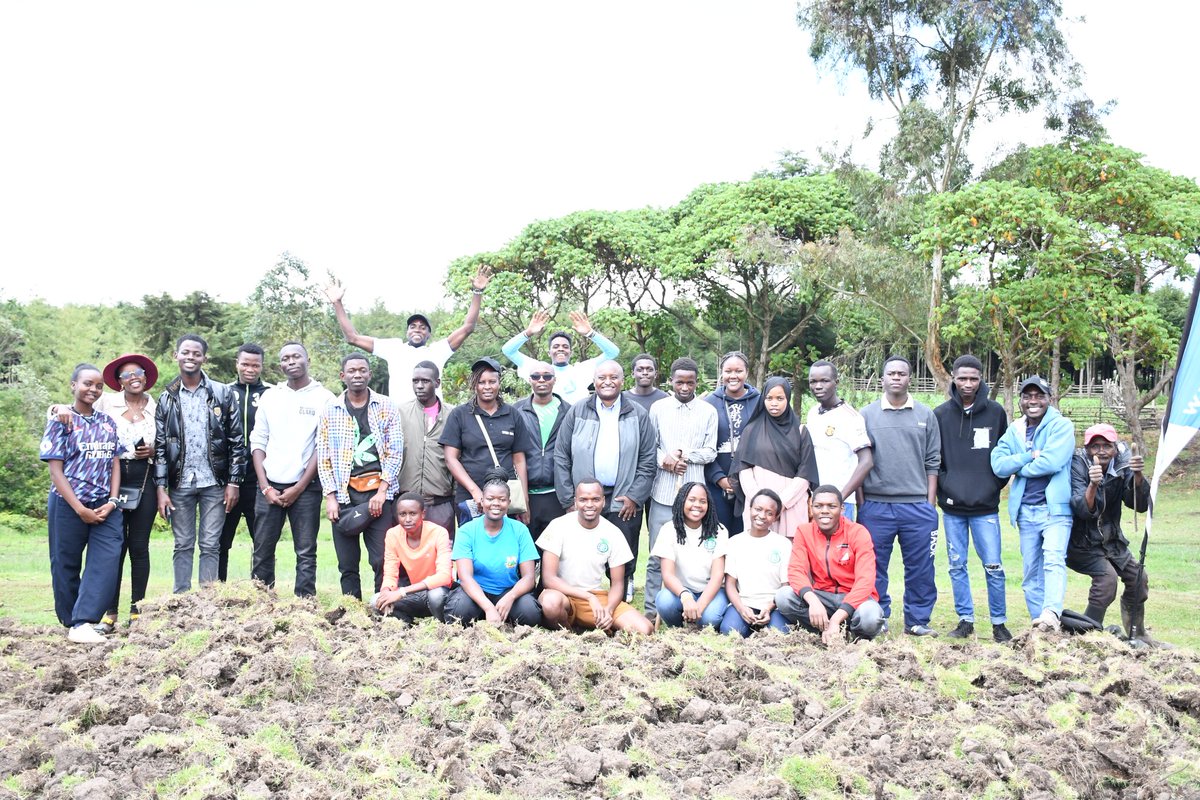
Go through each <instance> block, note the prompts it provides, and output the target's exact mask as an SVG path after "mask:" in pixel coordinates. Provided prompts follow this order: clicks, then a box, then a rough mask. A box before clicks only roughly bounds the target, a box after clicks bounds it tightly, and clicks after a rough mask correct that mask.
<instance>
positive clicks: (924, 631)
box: [904, 625, 938, 636]
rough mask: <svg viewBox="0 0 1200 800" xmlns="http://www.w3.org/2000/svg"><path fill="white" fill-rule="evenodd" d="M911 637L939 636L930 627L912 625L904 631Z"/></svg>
mask: <svg viewBox="0 0 1200 800" xmlns="http://www.w3.org/2000/svg"><path fill="white" fill-rule="evenodd" d="M904 632H905V633H907V634H908V635H909V636H937V635H938V634H937V631H935V630H934V629H933V628H931V627H929V626H928V625H910V626H909V627H908V628H906V629H905V631H904Z"/></svg>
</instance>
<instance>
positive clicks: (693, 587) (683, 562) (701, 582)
mask: <svg viewBox="0 0 1200 800" xmlns="http://www.w3.org/2000/svg"><path fill="white" fill-rule="evenodd" d="M683 530H684V532H685V534H686V536H687V540H686V541H685V542H684V543H683V544H679V542H678V540H677V539H676V536H675V525H674V523H672V522H668V523H666V524H665V525H663V526H662V529H660V530H659V532H658V539H657V540H656V541H655V542H654V549H653V550H651V551H650V555H651V556H658V557H659V558H669V559H671V560H672V561H674V562H675V576H676V577H677V578H679V582H680V583H682V584H683V588H685V589H687V590H688V591H692V592H703V591H704V587H705V586H707V585H708V581H709V578H711V577H712V562H713V559H714V558H720V557H721V556H723V555H725V552H726V550H727V549H728V548H729V532H728V531H727V530H725V526H724V525H721V526H718V528H717V536H716V538H715V539H706V540H705V541H704V543H703V544H701V542H700V529H699V528H689V527H688V526H687V525H684V526H683Z"/></svg>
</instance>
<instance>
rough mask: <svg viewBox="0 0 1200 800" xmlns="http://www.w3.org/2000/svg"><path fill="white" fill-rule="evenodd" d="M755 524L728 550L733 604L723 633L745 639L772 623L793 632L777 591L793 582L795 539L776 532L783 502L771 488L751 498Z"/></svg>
mask: <svg viewBox="0 0 1200 800" xmlns="http://www.w3.org/2000/svg"><path fill="white" fill-rule="evenodd" d="M747 508H748V509H749V517H750V527H749V528H748V529H747V530H746V532H745V533H744V534H743V535H741V536H735V537H733V538H732V539H730V540H729V548H728V550H727V552H726V553H725V594H726V596H727V597H728V598H729V607H728V608H726V609H725V616H724V617H722V618H721V633H727V634H732V633H738V634H741V635H742V636H743V637H746V636H749V635H750V633H751V632H752V631H756V630H761V629H763V628H764V627H767V626H770V627H772V628H775V629H776V630H779V631H783V632H784V633H787V631H788V622H787V620H786V619H784V616H783V615H782V614H780V613H779V612H778V611H777V610H776V609H775V592H777V591H779V588H780V587H782V586H787V585H788V558H789V556H790V555H791V553H792V543H791V542H789V541H788V540H787V537H785V536H781V535H780V534H778V533H775V532H774V531H772V530H771V526H772V525H774V524H775V521H776V520H777V519H778V518H779V512H780V511H781V510H782V509H783V501H782V500H780V499H779V495H777V494H776V493H775V492H773V491H771V490H770V489H761V490H759V492H758V494H756V495H754V497H753V498H751V500H750V503H749V505H748V506H747Z"/></svg>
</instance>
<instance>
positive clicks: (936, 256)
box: [797, 0, 1092, 386]
mask: <svg viewBox="0 0 1200 800" xmlns="http://www.w3.org/2000/svg"><path fill="white" fill-rule="evenodd" d="M1061 13H1062V8H1061V4H1060V2H1059V0H1004V1H1003V2H1002V0H888V1H887V2H880V1H879V0H810V1H808V2H804V3H802V4H801V5H800V7H799V10H798V13H797V22H798V23H799V24H800V26H801V27H803V28H806V29H808V30H809V31H811V33H812V44H811V46H810V48H809V54H810V55H811V56H812V58H813V60H814V61H815V62H817V63H818V64H822V63H824V64H827V65H831V66H835V67H839V68H842V69H844V70H846V71H851V70H853V71H858V72H861V73H862V74H863V76H864V77H865V78H866V82H867V91H868V92H869V93H870V95H871V97H873V98H875V99H877V100H884V101H886V102H887V103H888V105H889V106H890V107H891V109H892V110H893V111H894V112H895V114H896V126H897V130H896V135H895V136H894V137H893V139H892V140H891V142H890V143H889V144H888V145H887V147H886V148H885V149H884V151H883V153H882V154H881V161H882V165H881V172H882V173H883V176H884V177H885V178H887V179H889V180H891V181H893V182H894V183H896V184H897V186H899V187H901V188H902V189H905V190H908V191H920V192H927V193H934V194H936V193H940V192H947V191H950V190H953V189H955V188H957V187H959V186H961V185H963V183H964V182H965V181H966V180H967V178H968V177H969V175H970V173H971V167H970V164H969V163H968V161H967V159H966V155H965V148H966V145H967V143H968V142H969V140H970V137H971V134H972V132H973V130H974V129H975V126H976V125H978V124H979V122H980V121H981V120H982V121H987V120H989V119H992V118H994V117H995V116H998V115H1001V114H1005V113H1008V112H1010V111H1021V112H1025V111H1030V110H1032V109H1034V108H1037V107H1039V106H1040V107H1043V108H1044V109H1045V110H1046V112H1047V114H1046V121H1047V124H1048V125H1049V126H1050V127H1052V128H1062V127H1063V124H1064V122H1063V120H1064V117H1066V118H1067V119H1068V120H1069V121H1070V122H1071V124H1072V125H1073V127H1074V129H1075V130H1082V129H1084V128H1086V125H1085V124H1084V123H1085V120H1084V117H1086V116H1087V111H1088V110H1089V109H1091V108H1092V107H1091V106H1090V104H1088V103H1087V102H1086V101H1079V100H1077V99H1074V98H1071V99H1068V101H1067V102H1063V101H1061V98H1063V97H1064V96H1066V95H1067V94H1068V92H1069V91H1071V90H1074V89H1075V87H1076V86H1077V84H1078V79H1077V75H1076V72H1077V69H1076V67H1075V64H1074V62H1073V61H1072V59H1071V57H1070V55H1069V53H1068V51H1067V47H1066V43H1065V41H1064V39H1063V34H1062V32H1061V31H1060V30H1059V27H1058V21H1059V17H1060V16H1061ZM1064 107H1067V109H1068V110H1064ZM929 256H930V257H929V269H930V281H929V302H928V305H929V317H928V322H927V328H926V331H925V337H924V348H925V355H926V360H927V361H928V362H929V368H930V370H931V371H932V372H933V374H934V376H935V377H936V378H937V379H938V381H939V383H940V384H941V385H943V386H945V385H946V384H947V383H948V381H949V375H948V374H947V372H946V370H945V367H944V365H943V363H942V347H941V322H942V303H943V299H944V297H943V296H944V286H945V280H946V277H947V273H949V274H951V275H952V274H953V272H954V268H953V267H951V268H947V267H946V265H945V260H944V253H943V251H942V250H941V249H940V248H937V247H935V248H934V249H933V250H932V251H931V252H930V254H929Z"/></svg>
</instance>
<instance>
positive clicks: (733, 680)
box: [0, 583, 1200, 800]
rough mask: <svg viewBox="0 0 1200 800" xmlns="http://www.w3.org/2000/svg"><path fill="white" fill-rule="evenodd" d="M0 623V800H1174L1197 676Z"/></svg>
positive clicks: (1134, 666) (1046, 646) (377, 625)
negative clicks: (112, 632)
mask: <svg viewBox="0 0 1200 800" xmlns="http://www.w3.org/2000/svg"><path fill="white" fill-rule="evenodd" d="M143 612H144V615H143V617H142V619H141V620H139V621H138V622H137V623H135V624H134V625H133V626H132V627H131V628H127V629H124V630H122V631H121V632H119V633H118V634H117V635H116V636H114V637H112V639H111V640H110V641H109V643H107V644H105V645H100V646H96V647H91V648H88V647H82V646H78V645H72V644H69V643H68V642H67V641H66V636H65V634H64V633H63V632H62V631H61V630H58V629H52V628H30V627H21V626H19V625H17V624H15V623H14V622H12V621H11V620H7V619H0V655H2V656H3V659H2V661H0V686H2V687H3V688H2V689H0V698H2V702H0V709H2V710H0V743H2V747H0V797H53V798H59V797H70V798H81V799H82V798H87V799H88V800H93V799H95V800H103V799H104V798H112V799H113V800H116V799H117V798H127V797H164V798H167V797H169V798H335V797H337V798H349V797H370V798H386V797H397V798H410V797H459V796H467V797H481V798H482V797H507V798H521V799H522V800H530V798H555V797H584V798H592V797H597V798H599V797H622V798H636V797H702V798H708V797H713V798H716V797H730V798H763V797H781V798H791V797H831V798H832V797H839V798H840V797H865V798H926V797H988V798H1002V797H1012V798H1062V797H1080V798H1088V800H1100V799H1102V798H1175V797H1200V666H1198V662H1197V659H1196V656H1195V654H1194V653H1192V652H1191V651H1188V650H1168V649H1155V650H1143V651H1131V650H1129V649H1128V648H1127V647H1126V646H1125V645H1123V644H1122V643H1121V642H1119V641H1118V640H1117V639H1116V638H1114V637H1112V636H1110V635H1107V634H1092V635H1089V636H1087V637H1075V638H1067V637H1059V636H1051V635H1034V636H1030V635H1025V636H1018V637H1017V639H1016V640H1015V642H1014V643H1013V645H1012V646H1008V647H1001V646H998V645H993V644H992V643H991V642H990V641H986V642H985V641H979V642H971V643H967V644H952V643H950V642H948V641H946V640H944V639H943V640H940V641H939V640H915V639H912V638H910V637H903V636H900V637H897V636H893V637H892V638H890V639H887V640H883V641H879V642H875V643H856V644H853V645H844V646H839V647H835V648H833V649H825V648H822V647H819V646H818V645H817V644H816V641H815V639H814V638H813V637H810V636H808V635H805V634H799V633H798V634H791V635H787V636H784V635H780V634H776V633H774V632H765V633H762V634H757V635H755V636H754V637H752V638H751V639H749V640H746V641H742V640H737V639H733V638H727V637H720V636H717V635H715V634H708V633H704V634H701V633H697V632H694V631H670V632H665V633H661V634H660V635H656V636H654V637H651V638H630V637H625V636H622V637H619V638H616V639H608V638H607V637H605V636H604V635H602V634H599V633H588V634H583V635H576V634H571V633H565V632H549V631H542V630H529V629H523V628H517V629H513V628H494V627H491V626H488V625H480V626H477V627H475V628H471V629H467V630H463V629H461V628H458V627H452V626H448V625H438V624H436V623H434V622H432V621H427V622H425V623H423V624H417V625H415V626H411V627H407V626H405V625H403V624H402V623H400V622H398V621H396V620H393V619H384V620H380V619H378V618H377V617H372V616H370V615H368V614H367V613H366V612H365V611H364V610H363V608H362V607H361V606H358V605H357V604H354V603H353V602H352V601H347V603H346V605H344V606H338V607H335V608H333V609H332V610H327V611H324V610H322V609H320V608H318V606H317V605H316V603H315V602H311V601H301V600H296V599H292V598H286V599H277V598H274V597H272V596H270V595H268V594H266V593H265V592H262V591H261V590H259V589H256V588H254V587H253V586H252V585H250V584H248V583H238V584H232V585H228V586H222V587H219V588H213V589H207V590H204V591H202V592H198V593H192V594H187V595H182V596H176V597H169V598H164V599H162V600H160V601H157V602H148V603H146V604H145V605H144V606H143Z"/></svg>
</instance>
